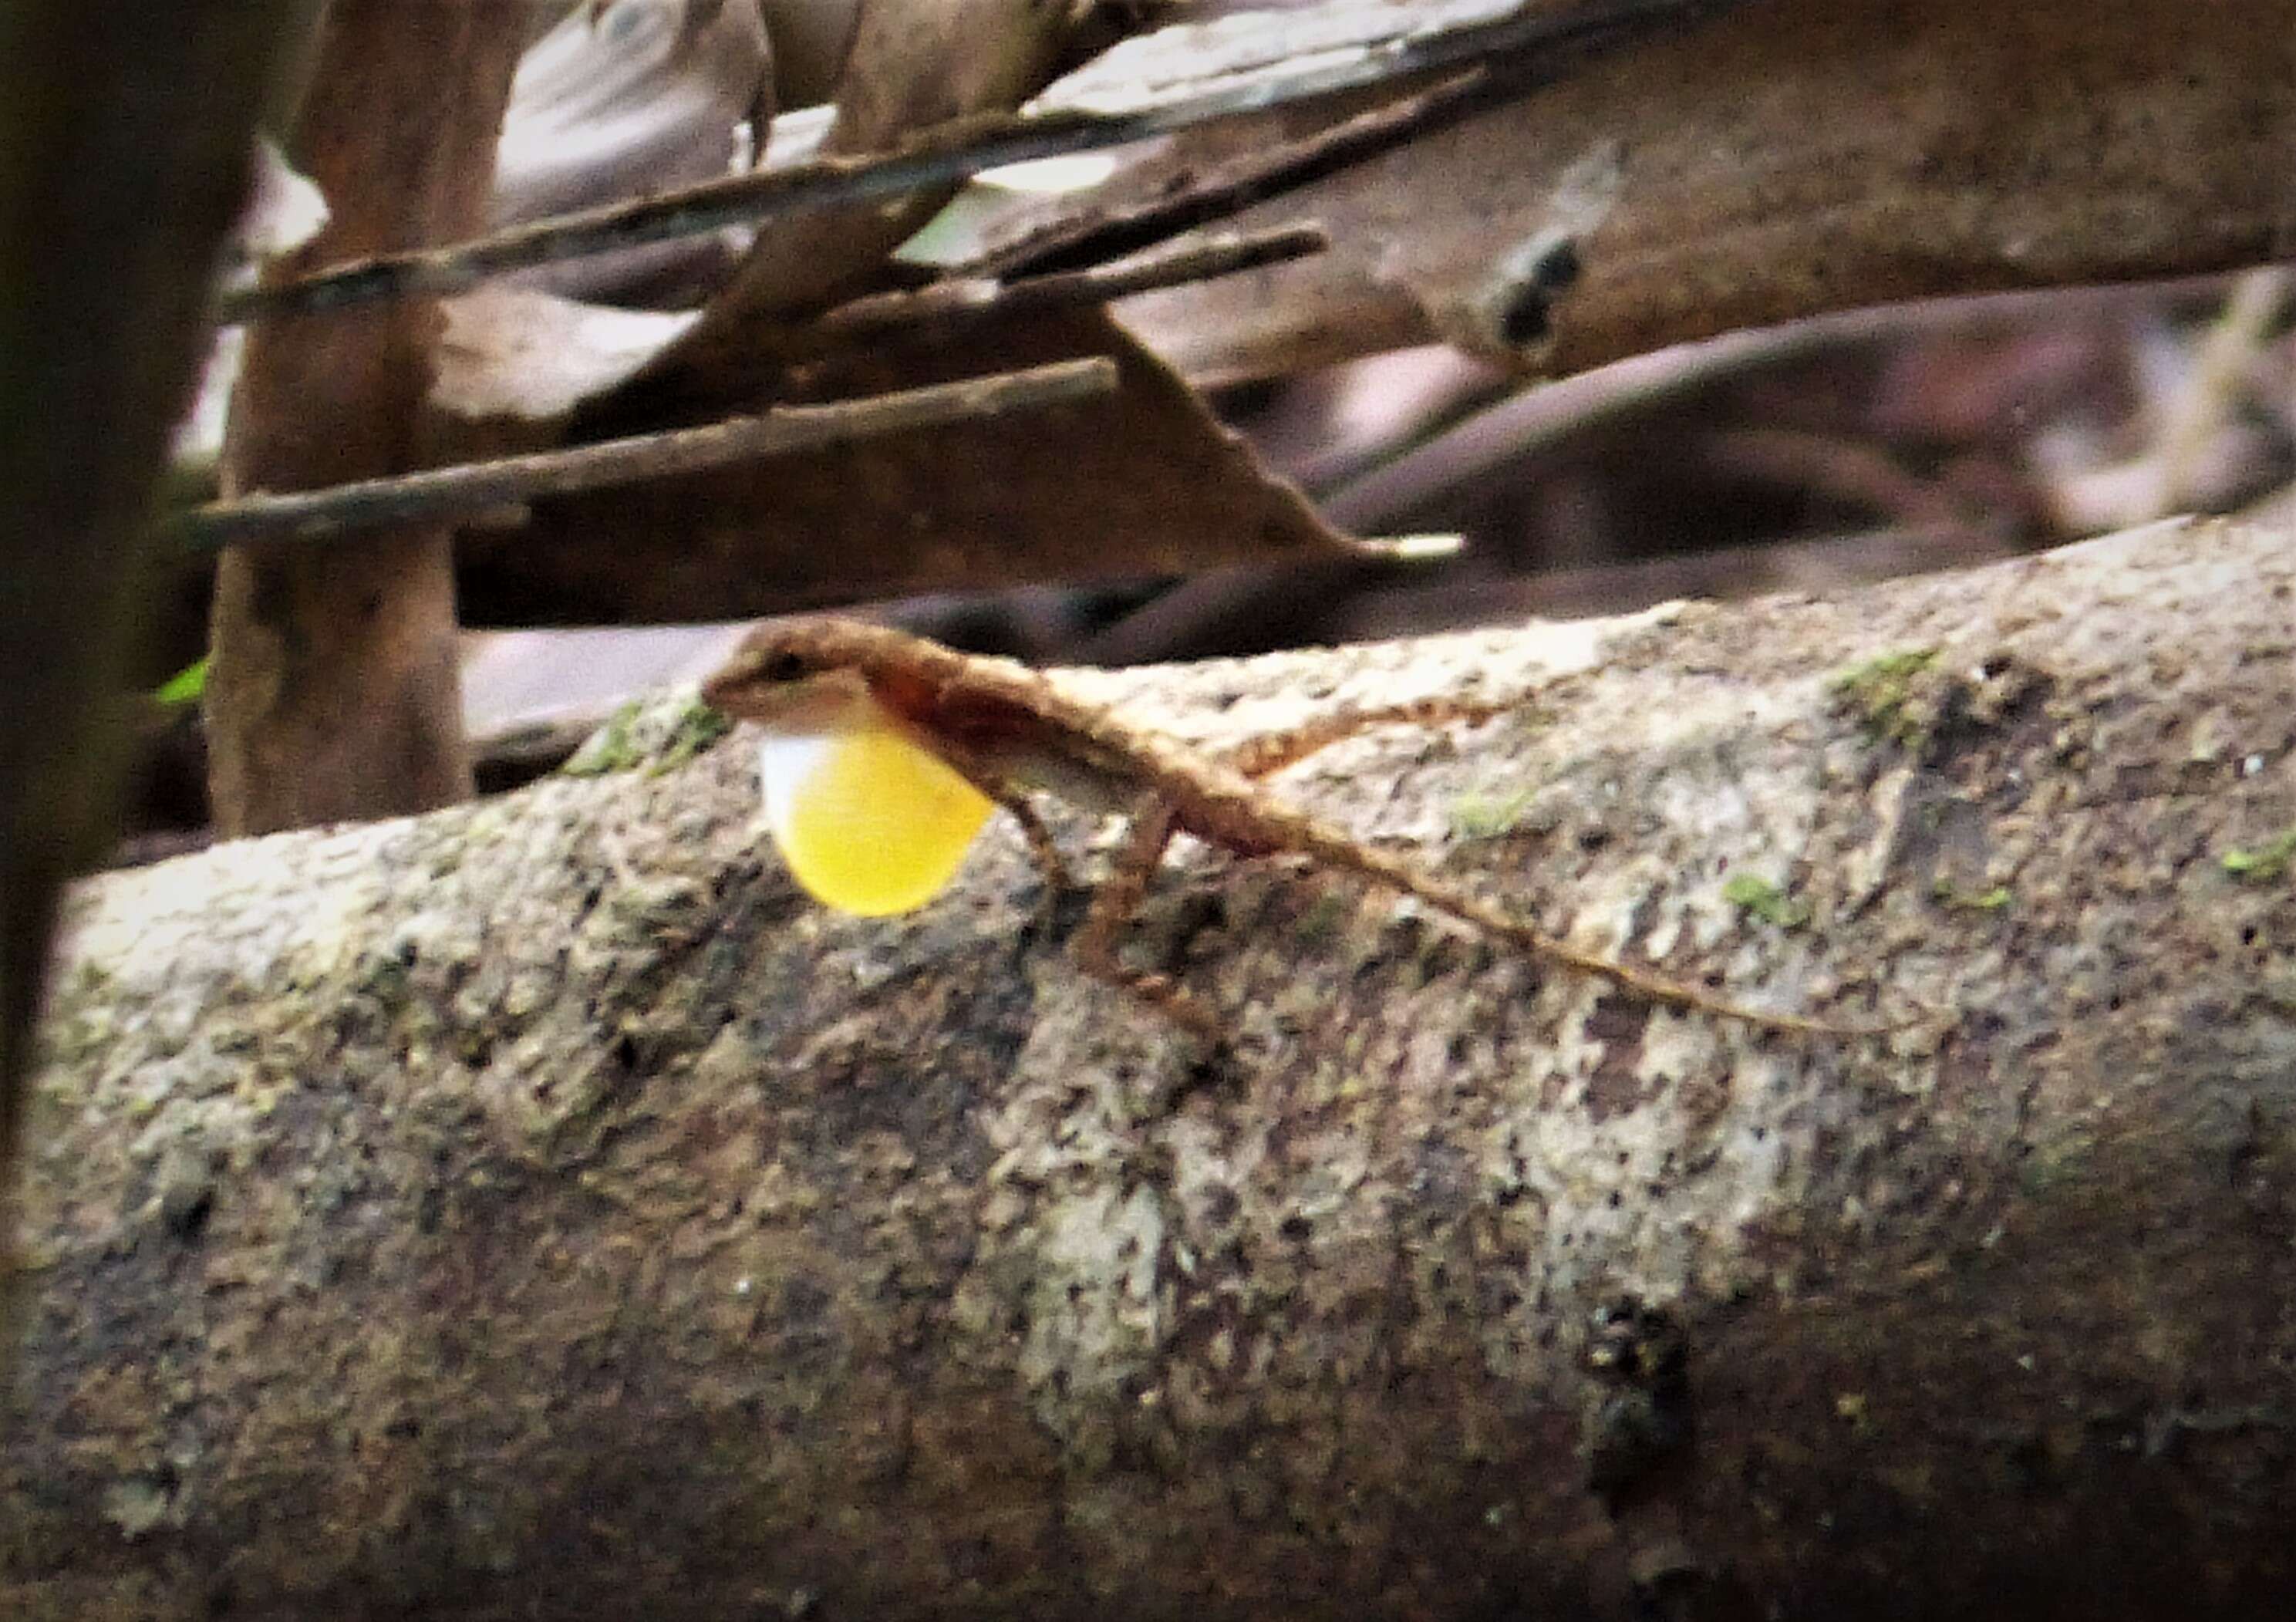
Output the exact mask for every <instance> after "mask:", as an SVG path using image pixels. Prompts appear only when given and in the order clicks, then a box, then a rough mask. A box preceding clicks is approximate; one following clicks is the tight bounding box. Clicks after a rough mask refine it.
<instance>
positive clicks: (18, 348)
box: [0, 0, 295, 1371]
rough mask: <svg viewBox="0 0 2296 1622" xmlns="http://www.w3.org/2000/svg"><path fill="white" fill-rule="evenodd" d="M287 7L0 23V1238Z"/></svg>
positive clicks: (111, 5)
mask: <svg viewBox="0 0 2296 1622" xmlns="http://www.w3.org/2000/svg"><path fill="white" fill-rule="evenodd" d="M294 9H295V8H294V7H292V6H291V5H289V4H284V3H283V0H267V3H266V4H244V5H234V6H214V7H193V8H189V9H187V10H184V11H183V12H182V13H181V14H180V15H171V16H168V17H167V18H165V19H163V20H161V19H155V18H154V17H153V16H152V11H151V8H150V7H148V6H144V5H142V4H119V0H95V3H93V4H91V3H89V0H11V3H10V4H7V5H5V6H0V154H4V158H0V490H4V491H5V492H6V500H7V511H8V517H7V522H6V523H5V524H4V526H0V691H4V692H5V695H6V703H5V707H4V709H0V1225H4V1224H5V1222H6V1221H7V1208H8V1198H9V1187H10V1184H11V1183H12V1170H13V1167H14V1161H15V1147H16V1127H17V1124H18V1120H19V1118H20V1114H21V1111H20V1109H19V1100H20V1096H21V1084H22V1082H23V1079H24V1077H25V1076H26V1074H27V1073H28V1072H29V1069H30V1068H31V1063H32V1053H31V1045H32V1044H31V1036H32V1029H33V1025H34V1021H35V1019H36V1018H37V1011H38V1008H39V1003H40V994H41V987H42V985H43V983H44V981H45V975H46V968H47V958H48V945H49V941H48V936H49V930H50V925H51V924H52V922H53V918H54V912H55V905H56V897H57V896H58V894H59V892H60V891H61V889H62V887H63V883H64V881H65V879H66V878H67V877H68V876H69V875H70V874H71V873H73V872H78V871H80V870H81V864H84V863H86V862H88V861H91V860H94V858H95V857H96V856H97V855H98V854H99V853H100V852H101V851H102V848H103V845H104V842H105V840H107V839H108V838H109V837H110V836H111V832H112V831H114V829H115V827H116V821H115V814H114V811H113V807H112V800H111V797H112V783H113V776H114V773H115V771H116V769H117V766H118V765H119V754H120V752H121V751H120V749H119V744H120V733H121V731H122V730H123V729H122V726H121V722H122V721H123V720H124V718H125V717H124V715H123V713H122V707H121V706H120V705H119V702H118V701H117V698H116V694H117V692H118V689H119V684H120V683H121V682H122V680H123V679H124V676H123V672H124V669H125V667H126V666H127V662H128V660H127V645H126V644H127V642H128V641H129V640H130V637H131V635H133V632H134V629H135V624H134V622H135V618H136V616H135V598H136V595H137V587H138V586H139V585H141V584H142V582H141V580H140V578H139V576H140V574H141V571H142V570H143V569H144V568H145V567H146V566H147V561H146V559H145V558H144V556H143V528H144V525H145V521H146V519H147V516H148V514H149V512H150V503H151V500H152V486H153V483H154V482H155V480H156V479H157V478H158V476H159V473H160V467H161V464H162V460H163V458H164V457H165V456H166V455H167V445H168V426H169V424H170V423H171V422H173V421H174V420H175V418H176V415H177V414H179V413H180V412H181V411H182V410H183V409H184V400H185V397H186V395H187V393H188V391H189V389H190V388H191V385H192V381H193V374H194V371H195V368H196V366H197V365H198V360H199V350H200V344H201V332H202V331H203V329H204V326H205V316H206V312H207V307H208V300H209V294H210V289H209V275H210V267H211V266H213V264H214V262H215V258H216V254H217V249H218V247H219V246H220V245H221V243H222V241H223V236H224V233H225V231H226V230H227V229H228V228H229V226H230V225H231V221H232V217H233V216H234V214H235V213H236V212H237V211H238V210H239V209H240V208H241V207H242V205H243V204H244V202H245V201H246V182H247V154H248V151H249V145H250V134H251V132H252V130H253V128H254V125H255V116H256V111H257V109H258V104H259V103H260V102H261V99H262V96H263V93H264V87H265V84H266V79H267V78H268V76H269V70H270V66H271V61H272V57H273V55H274V53H275V51H277V50H278V48H279V47H280V45H282V44H283V37H284V36H285V35H286V34H287V33H288V32H289V26H288V25H289V21H290V16H291V12H292V11H293V10H294ZM0 1306H4V1303H0ZM8 1328H9V1320H8V1318H7V1315H6V1313H5V1312H4V1310H0V1342H4V1341H5V1340H6V1339H8ZM6 1361H7V1360H6V1356H5V1355H4V1352H0V1371H4V1368H5V1365H6Z"/></svg>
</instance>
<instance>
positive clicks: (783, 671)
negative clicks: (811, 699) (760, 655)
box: [758, 648, 806, 684]
mask: <svg viewBox="0 0 2296 1622" xmlns="http://www.w3.org/2000/svg"><path fill="white" fill-rule="evenodd" d="M758 675H759V676H763V677H764V678H765V679H766V680H767V681H769V682H773V683H775V684H781V683H787V682H796V681H802V680H804V679H805V675H806V665H805V658H804V656H803V655H802V654H799V653H792V652H791V651H789V650H788V649H787V648H783V649H782V650H780V651H778V652H775V653H769V654H767V656H766V662H765V663H764V664H763V665H760V666H759V667H758Z"/></svg>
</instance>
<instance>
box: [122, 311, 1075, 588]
mask: <svg viewBox="0 0 2296 1622" xmlns="http://www.w3.org/2000/svg"><path fill="white" fill-rule="evenodd" d="M1116 384H1117V367H1116V363H1115V362H1114V361H1111V360H1110V359H1108V358H1106V357H1105V356H1092V357H1090V358H1088V359H1085V360H1067V361H1059V362H1056V363H1054V364H1053V365H1046V366H1036V367H1031V368H1030V369H1029V370H1028V371H1025V372H1008V373H998V374H997V375H996V376H993V377H977V378H967V379H965V380H964V381H962V382H955V383H936V384H933V385H931V387H929V388H923V389H900V390H898V392H895V393H891V394H880V395H872V396H869V397H866V398H863V399H857V400H839V401H836V402H834V403H833V404H831V405H826V406H775V407H774V408H773V409H772V410H771V411H768V412H766V413H764V414H760V415H756V416H742V417H731V418H728V419H726V421H725V422H712V423H709V424H708V425H706V426H704V427H701V428H684V429H676V430H671V431H668V432H666V433H658V434H640V435H637V436H635V437H634V438H627V439H605V440H601V441H599V442H598V443H597V444H595V445H584V446H576V447H574V448H573V449H570V450H562V451H542V452H537V453H536V454H534V455H525V456H505V457H502V458H500V459H498V460H496V461H493V462H480V463H466V464H463V465H460V466H455V467H442V468H428V469H425V470H424V471H422V472H419V473H406V474H401V475H399V476H398V477H396V478H391V479H360V480H358V481H357V482H356V483H351V484H340V485H332V486H329V487H327V488H325V489H320V490H298V491H294V492H291V493H290V494H287V495H281V496H261V495H258V496H243V497H242V498H241V499H239V500H237V501H228V502H211V503H209V504H207V505H205V506H201V507H195V508H193V510H192V511H190V512H186V513H184V514H182V515H181V516H180V517H178V518H176V519H175V520H172V521H170V522H169V523H168V525H167V526H166V529H167V534H168V539H169V540H170V541H171V542H173V543H174V544H175V545H178V546H182V547H185V548H188V549H191V550H194V551H209V550H212V549H214V548H216V547H219V546H227V545H239V544H240V543H242V542H246V541H255V540H265V541H283V540H301V541H308V540H321V539H324V538H326V537H331V536H335V535H340V534H341V533H342V532H343V531H345V530H348V529H360V528H370V527H373V526H376V525H388V524H399V523H405V522H406V521H408V520H414V519H419V518H436V517H439V516H442V515H447V514H452V513H467V512H483V511H484V510H486V509H487V508H489V507H496V506H502V505H504V504H510V503H513V502H521V501H527V500H530V499H533V498H535V497H537V496H565V495H570V494H572V493H574V492H575V491H578V490H589V489H595V488H598V487H601V486H605V485H617V484H629V483H633V482H635V481H637V480H639V479H663V478H668V477H669V476H671V475H673V474H678V473H695V472H701V471H707V470H709V469H711V468H717V467H724V466H726V465H727V464H728V463H736V462H745V461H751V460H755V459H756V458H758V457H762V456H775V455H787V454H789V453H791V452H793V451H803V450H812V449H815V448H816V447H818V446H824V445H829V444H834V443H839V442H842V441H845V440H850V439H859V438H868V437H871V436H873V435H877V434H885V433H895V432H899V431H902V430H909V429H918V428H939V427H943V426H946V425H947V424H949V423H953V422H970V421H972V420H974V419H977V418H981V417H992V416H997V415H1000V414H1004V413H1005V412H1009V411H1021V410H1029V409H1033V408H1035V407H1038V406H1054V405H1062V404H1065V403H1068V402H1071V401H1076V400H1083V399H1089V398H1091V397H1095V396H1098V395H1104V394H1109V393H1112V392H1113V391H1114V389H1115V388H1116Z"/></svg>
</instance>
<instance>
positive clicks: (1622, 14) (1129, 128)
mask: <svg viewBox="0 0 2296 1622" xmlns="http://www.w3.org/2000/svg"><path fill="white" fill-rule="evenodd" d="M1743 3H1744V0H1595V4H1587V5H1584V6H1581V7H1579V8H1576V9H1574V10H1572V11H1570V12H1565V13H1562V14H1561V15H1557V14H1556V13H1554V12H1552V11H1550V10H1547V9H1546V8H1544V7H1531V8H1529V9H1527V10H1525V11H1521V12H1516V13H1514V14H1513V15H1511V16H1508V17H1506V18H1505V19H1503V20H1500V21H1497V22H1495V23H1489V24H1486V25H1484V26H1481V27H1477V28H1464V29H1456V30H1453V31H1451V32H1447V33H1436V34H1429V35H1413V34H1410V33H1407V32H1406V33H1399V34H1397V35H1395V36H1393V37H1388V38H1382V39H1380V40H1378V41H1376V42H1375V43H1374V44H1371V45H1367V46H1365V48H1362V49H1358V50H1353V51H1346V52H1334V53H1324V54H1323V55H1319V56H1316V57H1314V58H1312V59H1311V65H1309V66H1307V67H1304V68H1300V69H1298V70H1285V71H1282V72H1275V73H1269V74H1264V75H1257V76H1251V75H1247V76H1244V77H1243V78H1242V80H1241V82H1225V81H1221V80H1214V81H1213V86H1214V87H1213V88H1210V89H1208V90H1201V91H1198V92H1197V93H1195V94H1182V95H1179V96H1176V97H1174V98H1173V99H1171V100H1169V101H1165V102H1160V103H1156V104H1152V105H1148V106H1145V107H1143V108H1140V109H1138V110H1136V111H1118V112H1093V111H1051V112H1040V113H1035V114H1030V115H1026V116H1022V115H1017V114H1000V115H996V116H994V117H990V118H984V119H964V120H956V121H952V122H950V123H948V124H945V125H941V126H939V127H935V128H932V129H931V130H927V131H925V132H923V133H922V134H921V135H918V136H917V137H916V139H915V140H914V141H912V142H911V143H909V144H907V145H906V146H904V147H903V148H901V149H900V150H899V151H898V152H890V153H873V154H863V155H857V156H846V155H840V156H833V157H826V158H816V159H815V160H811V161H810V162H807V163H802V164H795V165H791V167H790V168H783V169H766V170H758V171H755V172H752V173H750V174H747V175H733V176H726V177H724V178H722V179H717V180H711V181H705V182H703V183H702V184H699V185H695V186H689V187H686V188H684V189H682V190H679V191H675V192H665V193H660V194H658V195H655V196H652V197H643V198H637V199H635V200H633V201H628V202H623V203H616V204H613V205H611V206H609V207H605V208H600V209H585V210H583V211H581V212H579V213H576V214H569V215H562V216H560V217H557V218H555V219H546V220H537V221H535V222H533V223H532V224H529V225H518V226H513V227H512V228H510V229H508V230H505V231H500V232H496V233H494V234H492V235H490V236H484V237H479V238H476V239H473V240H471V241H470V242H455V243H450V244H447V246H444V247H439V248H426V249H418V250H414V251H411V252H407V253H399V254H385V255H379V256H376V257H374V258H365V259H358V260H354V261H352V262H351V263H349V264H346V265H339V266H333V267H332V268H331V269H327V270H324V271H321V272H318V273H317V274H313V275H308V276H303V277H299V278H297V279H295V280H293V281H288V282H279V283H270V284H268V285H262V286H257V287H252V288H243V289H236V290H234V291H231V292H229V293H226V294H225V295H224V296H223V297H222V298H221V299H219V300H218V307H217V319H218V320H219V321H222V322H225V323H230V322H241V321H251V320H256V319H258V318H263V317H269V316H276V315H291V314H296V315H301V314H311V313H315V312H317V311H321V310H329V309H338V308H340V307H344V306H347V305H352V304H361V303H365V302H368V301H370V300H373V299H403V298H410V297H415V296H419V295H437V294H445V293H455V292H462V291H465V290H467V289H469V288H471V287H473V286H475V285H476V284H478V283H480V282H481V281H484V280H485V279H486V278H488V277H489V276H494V275H499V274H503V273H504V272H506V271H511V270H518V269H523V268H526V267H528V266H536V265H547V264H554V263H556V262H558V261H560V260H562V259H570V258H583V257H585V256H586V255H590V254H594V253H604V252H609V251H611V250H618V249H623V248H629V247H634V246H636V245H638V244H641V243H645V242H662V241H666V240H668V239H669V238H673V237H679V236H693V235H699V234H701V233H707V232H711V231H717V230H721V229H723V228H724V227H726V226H728V225H756V224H758V222H760V221H763V220H766V219H768V218H771V217H775V216H777V215H782V214H787V213H791V212H794V211H796V210H798V209H817V208H824V207H826V206H829V205H831V204H834V203H845V202H853V201H863V200H865V199H869V198H875V197H884V196H888V195H891V194H895V193H905V192H910V191H914V190H917V189H918V188H920V187H923V186H928V185H934V184H940V183H943V182H946V181H950V180H957V179H962V178H964V176H970V175H975V174H978V173H980V171H981V170H982V169H987V168H999V167H1001V166H1003V165H1005V164H1008V163H1020V162H1024V161H1028V160H1035V159H1039V158H1054V157H1061V156H1063V155H1066V154H1068V153H1071V152H1091V151H1096V150H1099V149H1101V148H1104V147H1110V146H1120V145H1123V144H1125V143H1128V142H1133V141H1140V140H1144V139H1146V138H1148V137H1150V136H1152V135H1167V134H1169V133H1170V132H1172V131H1174V130H1177V129H1184V128H1187V127H1191V126H1193V125H1197V124H1203V123H1208V122H1210V121H1212V120H1214V119H1227V118H1235V117H1240V116H1244V115H1248V114H1252V113H1259V112H1265V111H1268V110H1269V109H1271V108H1275V107H1280V106H1285V105H1289V104H1291V103H1292V102H1303V101H1308V100H1313V99H1315V98H1317V97H1321V96H1328V95H1333V94H1338V93H1341V92H1343V91H1358V90H1363V89H1365V88H1369V87H1374V86H1382V85H1388V84H1392V83H1394V82H1396V81H1398V80H1400V79H1406V78H1412V77H1414V76H1416V75H1419V74H1423V73H1426V72H1429V71H1431V70H1438V69H1442V68H1448V67H1455V66H1457V65H1460V64H1462V63H1466V62H1472V61H1483V60H1488V59H1496V58H1500V57H1509V56H1515V55H1518V54H1521V53H1529V52H1532V51H1553V52H1555V53H1563V54H1567V55H1568V56H1569V59H1570V61H1573V62H1576V61H1579V60H1581V59H1582V58H1583V55H1584V54H1585V53H1588V52H1591V51H1594V50H1599V49H1603V48H1608V47H1611V46H1613V45H1622V44H1625V43H1628V41H1631V40H1633V39H1636V38H1638V37H1642V36H1643V35H1644V34H1645V33H1647V32H1649V31H1650V30H1652V29H1657V28H1665V27H1678V26H1681V25H1683V24H1685V23H1687V22H1691V21H1695V20H1701V19H1703V18H1705V17H1707V16H1710V15H1712V14H1715V13H1717V12H1723V11H1727V10H1731V9H1734V7H1735V6H1736V5H1738V4H1743ZM1520 85H1521V81H1517V86H1518V87H1519V86H1520Z"/></svg>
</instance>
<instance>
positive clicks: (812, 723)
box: [701, 620, 876, 733]
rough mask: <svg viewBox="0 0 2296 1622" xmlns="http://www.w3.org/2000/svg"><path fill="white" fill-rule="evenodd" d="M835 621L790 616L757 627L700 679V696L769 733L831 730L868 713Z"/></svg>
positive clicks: (860, 673) (861, 672)
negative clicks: (714, 668) (712, 670)
mask: <svg viewBox="0 0 2296 1622" xmlns="http://www.w3.org/2000/svg"><path fill="white" fill-rule="evenodd" d="M839 630H840V627H835V626H833V625H830V624H827V623H824V622H818V621H807V620H794V621H787V622H783V623H779V624H772V625H763V626H759V627H758V628H757V629H756V630H754V631H752V632H750V635H748V636H747V637H745V638H744V639H743V640H742V644H741V646H740V647H738V648H736V649H735V650H734V653H733V656H732V657H731V658H729V659H727V660H726V662H725V664H724V665H722V666H720V667H719V668H717V671H715V672H714V673H713V674H712V675H711V676H709V679H708V680H707V681H705V682H703V683H702V684H701V700H702V702H704V703H705V704H708V705H709V707H710V708H711V709H716V710H718V711H721V712H722V713H724V714H726V715H727V716H730V717H733V718H734V719H735V720H739V721H754V722H756V723H757V724H758V725H760V726H763V727H765V728H766V729H767V730H768V731H770V732H777V733H831V732H840V731H846V730H849V729H851V728H853V727H857V726H860V725H865V724H867V723H868V722H869V721H870V720H871V719H872V718H873V715H874V711H875V708H876V705H875V700H874V699H873V696H872V694H871V689H870V684H869V678H868V675H867V672H866V671H865V668H864V667H863V665H862V663H861V662H860V661H859V660H858V659H856V658H854V657H853V656H852V654H851V653H850V652H849V651H848V650H845V649H843V648H841V647H840V644H839V639H838V632H839Z"/></svg>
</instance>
